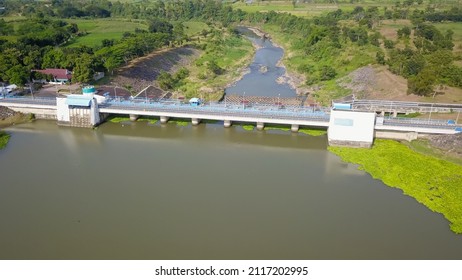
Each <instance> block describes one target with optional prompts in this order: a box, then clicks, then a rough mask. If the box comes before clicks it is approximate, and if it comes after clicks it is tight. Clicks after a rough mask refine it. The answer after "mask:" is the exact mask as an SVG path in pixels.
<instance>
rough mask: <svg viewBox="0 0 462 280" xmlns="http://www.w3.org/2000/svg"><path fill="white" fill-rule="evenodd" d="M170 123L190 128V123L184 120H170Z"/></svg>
mask: <svg viewBox="0 0 462 280" xmlns="http://www.w3.org/2000/svg"><path fill="white" fill-rule="evenodd" d="M168 122H169V123H176V125H177V126H188V124H189V122H188V121H184V120H169V121H168Z"/></svg>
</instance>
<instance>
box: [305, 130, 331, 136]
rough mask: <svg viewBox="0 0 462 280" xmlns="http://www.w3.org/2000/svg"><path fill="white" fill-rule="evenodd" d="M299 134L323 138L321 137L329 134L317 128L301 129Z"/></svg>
mask: <svg viewBox="0 0 462 280" xmlns="http://www.w3.org/2000/svg"><path fill="white" fill-rule="evenodd" d="M298 132H300V133H304V134H307V135H311V136H321V135H326V134H327V130H326V129H317V128H300V129H299V130H298Z"/></svg>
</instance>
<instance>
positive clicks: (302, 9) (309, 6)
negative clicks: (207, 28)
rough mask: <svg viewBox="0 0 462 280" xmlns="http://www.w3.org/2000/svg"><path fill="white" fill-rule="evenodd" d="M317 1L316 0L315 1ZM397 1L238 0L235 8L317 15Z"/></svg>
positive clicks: (382, 5) (307, 15) (391, 3)
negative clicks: (294, 0) (303, 0)
mask: <svg viewBox="0 0 462 280" xmlns="http://www.w3.org/2000/svg"><path fill="white" fill-rule="evenodd" d="M313 2H315V1H313ZM326 2H327V1H326ZM394 2H395V1H389V0H382V1H362V2H361V3H353V4H350V3H338V2H337V3H334V1H332V3H297V4H296V5H295V6H294V5H293V4H292V1H254V3H252V4H245V3H243V2H236V3H234V4H233V8H236V9H241V10H243V11H246V12H251V13H254V12H269V11H275V12H285V13H289V14H293V15H295V16H299V17H307V18H311V17H315V16H320V15H323V14H326V13H328V12H332V11H335V10H338V9H342V10H344V11H352V10H353V9H354V8H355V7H356V6H363V7H369V6H381V7H384V6H388V7H391V6H393V5H394Z"/></svg>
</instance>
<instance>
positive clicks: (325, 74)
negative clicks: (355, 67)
mask: <svg viewBox="0 0 462 280" xmlns="http://www.w3.org/2000/svg"><path fill="white" fill-rule="evenodd" d="M335 76H337V72H336V71H335V69H334V68H332V67H331V66H328V65H324V66H322V67H321V71H320V73H319V79H320V80H321V81H328V80H332V79H333V78H335Z"/></svg>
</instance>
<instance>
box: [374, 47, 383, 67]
mask: <svg viewBox="0 0 462 280" xmlns="http://www.w3.org/2000/svg"><path fill="white" fill-rule="evenodd" d="M375 60H376V61H377V63H378V64H382V65H385V54H384V53H383V51H382V50H379V51H378V52H377V53H376V54H375Z"/></svg>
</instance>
